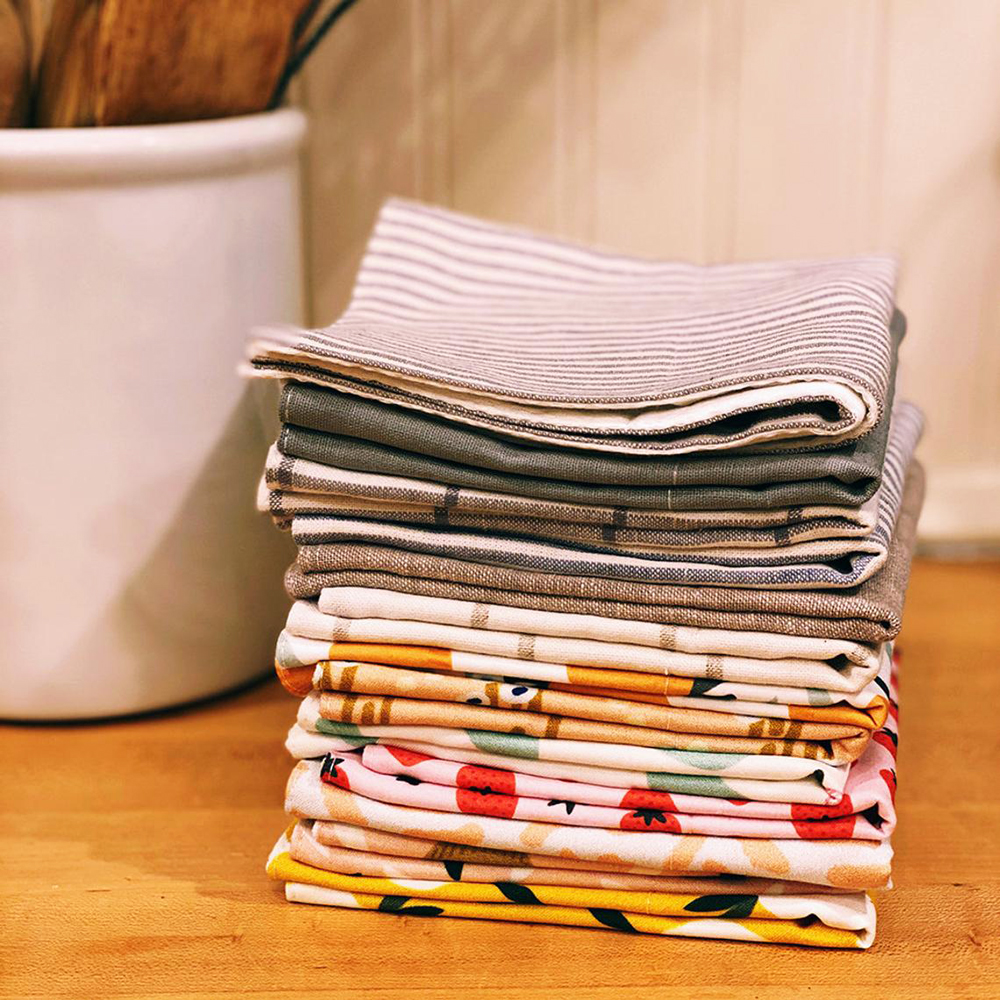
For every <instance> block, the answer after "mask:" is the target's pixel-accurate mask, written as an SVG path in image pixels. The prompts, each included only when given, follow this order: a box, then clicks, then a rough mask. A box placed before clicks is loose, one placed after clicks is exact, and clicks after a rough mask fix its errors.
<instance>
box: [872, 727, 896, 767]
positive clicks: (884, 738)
mask: <svg viewBox="0 0 1000 1000" xmlns="http://www.w3.org/2000/svg"><path fill="white" fill-rule="evenodd" d="M872 739H873V740H874V741H875V742H876V743H878V744H879V745H880V746H884V747H885V748H886V750H888V751H889V753H891V754H892V759H893V760H895V759H896V744H895V743H894V742H893V740H892V737H891V736H890V735H889V734H888V733H887V732H884V731H883V730H881V729H880V730H879V731H878V732H877V733H875V735H874V736H872Z"/></svg>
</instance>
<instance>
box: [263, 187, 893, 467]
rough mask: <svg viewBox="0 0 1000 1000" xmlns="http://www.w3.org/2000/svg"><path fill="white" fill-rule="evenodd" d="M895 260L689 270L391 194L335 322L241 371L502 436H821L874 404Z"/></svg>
mask: <svg viewBox="0 0 1000 1000" xmlns="http://www.w3.org/2000/svg"><path fill="white" fill-rule="evenodd" d="M895 281H896V263H895V261H894V260H893V259H892V258H888V257H877V256H869V257H856V258H846V259H833V260H820V261H797V262H771V263H759V264H725V265H712V266H697V265H693V264H684V263H664V262H658V261H649V260H642V259H638V258H632V257H626V256H623V255H620V254H614V253H607V252H603V251H599V250H592V249H587V248H583V247H579V246H574V245H572V244H568V243H564V242H560V241H558V240H554V239H550V238H545V237H540V236H536V235H532V234H529V233H525V232H522V231H520V230H516V229H511V228H507V227H504V226H500V225H497V224H494V223H488V222H482V221H478V220H475V219H471V218H468V217H466V216H462V215H458V214H456V213H453V212H448V211H445V210H443V209H436V208H430V207H427V206H422V205H417V204H414V203H410V202H405V201H398V200H392V201H389V202H387V203H386V204H385V205H384V206H383V208H382V211H381V212H380V214H379V218H378V221H377V223H376V226H375V229H374V232H373V234H372V236H371V238H370V240H369V243H368V248H367V252H366V254H365V257H364V260H363V261H362V264H361V268H360V271H359V272H358V276H357V280H356V283H355V288H354V294H353V297H352V299H351V303H350V305H349V306H348V308H347V310H346V312H345V313H344V314H343V316H342V317H341V318H340V319H339V320H338V321H337V322H336V323H334V324H333V326H331V327H328V328H327V329H325V330H289V329H269V330H266V331H261V332H259V333H258V336H257V339H256V340H254V341H253V342H252V343H251V344H250V346H249V349H248V350H249V369H248V370H249V371H251V372H253V373H256V374H259V375H265V376H271V377H282V376H291V377H293V378H295V379H297V380H300V381H306V382H315V383H318V384H321V385H328V386H331V387H334V388H338V389H341V390H342V391H345V392H350V393H353V394H356V395H360V396H363V397H366V398H369V399H375V400H380V401H382V402H390V403H396V404H398V405H400V406H405V407H409V408H411V409H414V410H418V411H421V412H424V413H428V414H434V415H438V416H442V417H445V418H446V419H449V420H453V421H457V422H459V423H463V424H468V425H472V426H475V427H480V428H485V429H489V430H492V431H495V432H499V433H501V434H506V435H509V436H513V437H516V438H523V439H528V440H533V441H537V442H542V443H548V444H552V443H556V444H560V445H563V446H568V447H574V448H589V449H597V450H606V451H617V452H631V453H634V454H670V453H674V454H680V453H684V452H692V451H703V450H714V449H723V448H733V447H737V446H747V445H754V444H761V443H764V442H772V443H776V444H777V445H778V446H781V445H782V443H786V444H787V443H788V442H789V441H790V442H791V443H792V444H793V445H794V446H795V447H801V446H802V445H822V444H827V445H834V444H837V443H840V442H842V441H845V440H850V439H853V438H856V437H859V436H860V435H862V434H865V433H867V432H868V431H870V430H871V429H872V428H873V427H875V426H876V425H877V423H878V421H879V419H880V418H881V416H882V413H883V412H884V411H885V410H886V399H887V396H888V392H889V383H890V378H891V369H892V360H893V335H892V333H891V331H890V323H891V320H892V316H893V311H894V307H893V297H894V291H895Z"/></svg>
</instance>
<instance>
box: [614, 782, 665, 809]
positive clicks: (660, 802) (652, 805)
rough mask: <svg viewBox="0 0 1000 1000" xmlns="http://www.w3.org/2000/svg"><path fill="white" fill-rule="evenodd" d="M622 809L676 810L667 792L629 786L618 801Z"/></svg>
mask: <svg viewBox="0 0 1000 1000" xmlns="http://www.w3.org/2000/svg"><path fill="white" fill-rule="evenodd" d="M619 804H620V805H621V807H622V808H623V809H660V810H662V811H663V812H672V813H673V812H677V807H676V806H675V805H674V800H673V799H672V798H671V797H670V794H669V793H668V792H654V791H653V790H652V789H651V788H629V789H628V790H627V791H626V792H625V794H624V795H623V796H622V800H621V802H620V803H619Z"/></svg>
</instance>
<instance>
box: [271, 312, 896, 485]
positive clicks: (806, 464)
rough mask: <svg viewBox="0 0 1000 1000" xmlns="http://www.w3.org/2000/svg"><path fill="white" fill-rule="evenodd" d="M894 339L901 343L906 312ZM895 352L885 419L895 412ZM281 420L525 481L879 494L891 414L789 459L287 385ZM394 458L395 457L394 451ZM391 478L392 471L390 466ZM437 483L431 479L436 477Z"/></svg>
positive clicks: (789, 454)
mask: <svg viewBox="0 0 1000 1000" xmlns="http://www.w3.org/2000/svg"><path fill="white" fill-rule="evenodd" d="M895 316H896V317H897V318H898V319H899V321H900V322H899V324H898V326H897V327H896V328H894V330H893V333H894V335H895V336H896V337H897V338H898V337H901V336H902V332H903V326H904V323H903V321H902V314H901V313H898V312H897V313H896V314H895ZM894 385H895V355H894V357H893V370H892V372H891V373H890V379H889V395H888V398H887V400H886V413H889V412H891V410H892V396H893V389H894ZM278 412H279V415H280V417H281V420H282V422H283V423H285V424H291V425H294V426H296V427H299V428H306V429H308V430H313V431H325V432H327V433H329V434H332V435H335V436H337V437H347V438H357V439H360V440H361V441H368V442H370V443H372V444H375V445H383V446H387V447H388V449H390V450H391V451H403V452H409V453H411V454H416V455H422V456H427V457H431V458H437V459H443V460H444V461H446V462H454V463H458V464H459V465H462V466H471V467H473V468H475V469H481V470H482V469H491V470H493V471H494V472H500V473H506V474H509V475H511V476H514V477H516V478H517V479H524V478H525V477H530V478H536V479H537V478H541V479H563V480H569V481H572V482H577V483H587V484H591V485H595V484H602V485H606V486H620V487H622V486H624V487H628V486H675V487H677V486H758V487H759V486H768V485H771V484H773V483H786V482H796V481H800V480H806V481H818V482H819V483H822V482H823V481H824V480H834V481H836V482H838V483H843V484H846V485H848V486H851V487H852V492H853V493H855V494H856V495H857V496H859V497H861V498H864V497H866V496H871V494H872V493H874V492H875V490H876V489H877V487H878V484H879V481H880V480H881V475H882V461H883V458H884V455H885V446H886V440H887V437H888V433H889V422H888V420H887V419H886V416H885V414H883V416H882V418H881V419H880V420H879V422H878V424H876V426H875V427H874V428H873V429H872V430H871V432H870V433H868V434H865V435H864V436H863V437H861V438H858V439H856V440H853V441H848V442H845V443H844V444H842V445H838V446H836V447H833V448H825V449H821V450H812V451H791V450H789V451H783V452H781V453H777V454H775V453H749V452H748V451H746V450H743V451H726V452H714V453H713V452H709V453H704V454H700V455H697V454H696V455H685V456H681V457H673V456H669V455H666V456H660V455H655V456H651V455H643V456H633V455H631V454H627V455H622V454H617V453H614V452H595V451H583V450H580V449H572V450H571V449H566V448H555V447H540V446H538V445H530V444H526V443H525V442H523V441H518V440H517V439H515V438H507V437H501V436H498V435H496V434H491V433H489V432H485V431H481V430H478V429H476V428H474V427H470V426H469V425H467V424H461V423H456V422H455V421H452V420H445V419H442V418H440V417H435V416H429V415H428V414H425V413H420V412H418V411H416V410H412V409H408V408H406V407H402V406H387V405H385V404H384V403H380V402H377V401H375V400H371V399H365V398H363V397H360V396H354V395H349V394H347V393H343V392H337V391H333V390H330V389H323V388H320V387H319V386H315V385H309V384H307V383H304V382H294V381H291V382H288V383H287V384H286V385H285V386H284V389H283V391H282V394H281V401H280V404H279V408H278ZM386 454H387V455H389V454H391V452H386ZM384 471H391V466H389V465H386V466H385V469H384ZM428 478H433V477H428Z"/></svg>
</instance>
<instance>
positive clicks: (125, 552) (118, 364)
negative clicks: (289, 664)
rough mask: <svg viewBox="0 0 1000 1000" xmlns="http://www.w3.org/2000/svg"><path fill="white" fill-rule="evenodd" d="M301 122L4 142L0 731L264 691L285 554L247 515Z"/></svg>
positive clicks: (279, 311) (290, 114) (279, 116)
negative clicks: (249, 688)
mask: <svg viewBox="0 0 1000 1000" xmlns="http://www.w3.org/2000/svg"><path fill="white" fill-rule="evenodd" d="M304 133H305V120H304V116H303V115H302V114H301V113H300V112H298V111H293V110H282V111H276V112H270V113H266V114H260V115H251V116H247V117H244V118H235V119H228V120H222V121H212V122H197V123H190V124H179V125H153V126H136V127H123V128H106V129H92V128H91V129H87V128H81V129H49V130H44V129H38V130H20V129H18V130H14V129H6V130H3V129H0V338H2V339H0V343H2V348H3V361H2V364H0V468H2V470H3V478H2V481H0V505H2V506H0V717H5V718H20V719H78V718H88V717H89V718H93V717H99V716H108V715H120V714H123V713H131V712H141V711H147V710H150V709H156V708H162V707H165V706H169V705H175V704H179V703H182V702H186V701H191V700H194V699H198V698H202V697H205V696H207V695H211V694H214V693H217V692H220V691H223V690H225V689H227V688H232V687H235V686H238V685H240V684H242V683H243V682H245V681H247V680H249V679H251V678H253V677H254V676H257V675H260V674H261V673H262V672H264V671H266V670H268V669H269V667H270V664H271V661H272V656H273V648H274V640H275V635H276V632H277V630H278V628H279V627H280V624H281V620H282V617H283V615H284V613H285V611H286V609H287V600H286V598H285V597H284V594H283V592H282V587H281V574H282V570H283V568H284V567H285V566H286V565H287V563H288V562H289V560H290V548H289V545H288V541H287V539H286V538H284V537H283V536H282V535H281V534H280V533H279V532H278V531H276V530H275V529H274V528H273V527H272V525H271V524H270V521H269V519H268V518H265V517H262V516H261V515H258V514H257V513H256V511H255V510H254V502H253V501H254V488H255V484H256V480H257V478H258V476H259V474H260V471H261V468H262V465H263V460H264V455H265V452H266V448H267V443H268V433H267V429H265V422H264V414H265V413H266V412H267V411H268V409H273V399H271V400H267V401H265V400H263V399H261V394H262V393H267V389H266V388H264V387H261V386H253V387H251V386H249V385H247V384H246V383H245V382H243V381H241V380H240V379H239V377H238V376H237V374H236V366H237V363H238V361H239V359H240V357H241V354H242V349H243V343H244V340H245V338H246V335H247V332H248V330H249V329H250V327H252V326H253V325H254V324H257V323H266V322H270V321H279V322H281V321H290V322H295V321H298V320H300V319H301V313H302V257H301V234H300V225H301V220H300V204H299V177H298V157H297V151H298V148H299V146H300V144H301V142H302V138H303V136H304Z"/></svg>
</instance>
